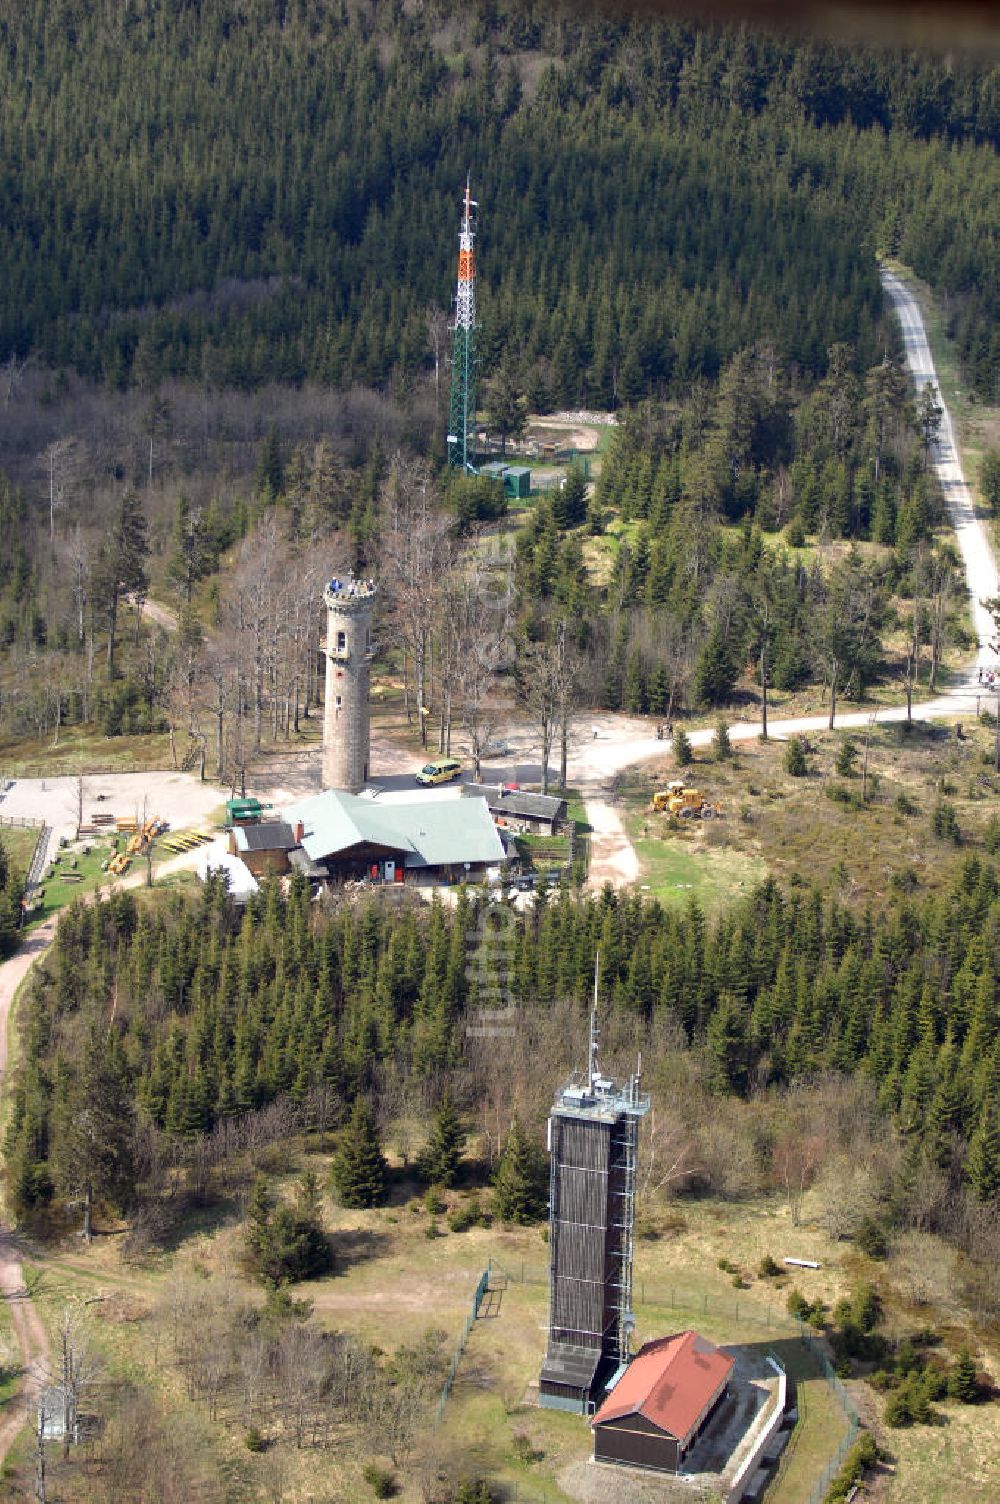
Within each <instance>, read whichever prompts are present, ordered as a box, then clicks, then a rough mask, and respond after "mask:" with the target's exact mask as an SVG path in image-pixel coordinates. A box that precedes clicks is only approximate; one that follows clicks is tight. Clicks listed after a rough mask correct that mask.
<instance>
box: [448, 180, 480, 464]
mask: <svg viewBox="0 0 1000 1504" xmlns="http://www.w3.org/2000/svg"><path fill="white" fill-rule="evenodd" d="M478 207H479V205H478V204H477V202H476V200H475V199H474V198H472V197H471V196H470V193H469V180H468V178H466V181H465V206H464V209H463V211H462V224H461V228H460V230H459V233H458V288H457V291H456V293H455V340H454V344H453V346H452V356H451V402H450V405H449V408H448V464H449V465H451V466H453V467H454V468H455V469H457V470H462V471H464V472H465V473H466V474H475V465H474V463H473V455H472V450H471V446H470V444H469V430H470V428H471V427H472V426H473V424H474V423H475V418H476V266H475V252H474V251H473V242H474V240H475V238H476V229H475V217H474V215H473V210H475V209H478Z"/></svg>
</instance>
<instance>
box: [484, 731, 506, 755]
mask: <svg viewBox="0 0 1000 1504" xmlns="http://www.w3.org/2000/svg"><path fill="white" fill-rule="evenodd" d="M482 755H483V757H509V756H510V742H506V741H504V739H503V737H502V736H491V737H490V739H489V741H488V742H485V743H484V745H483V751H482Z"/></svg>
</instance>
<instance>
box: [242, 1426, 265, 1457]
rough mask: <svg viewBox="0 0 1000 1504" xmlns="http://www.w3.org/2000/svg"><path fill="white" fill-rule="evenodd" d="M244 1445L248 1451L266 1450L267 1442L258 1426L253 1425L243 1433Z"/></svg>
mask: <svg viewBox="0 0 1000 1504" xmlns="http://www.w3.org/2000/svg"><path fill="white" fill-rule="evenodd" d="M243 1445H244V1446H245V1447H246V1449H247V1451H248V1452H266V1451H267V1442H266V1441H265V1439H264V1437H263V1436H262V1435H261V1433H260V1432H259V1431H258V1429H257V1427H256V1426H251V1427H250V1428H249V1430H247V1431H245V1432H244V1433H243Z"/></svg>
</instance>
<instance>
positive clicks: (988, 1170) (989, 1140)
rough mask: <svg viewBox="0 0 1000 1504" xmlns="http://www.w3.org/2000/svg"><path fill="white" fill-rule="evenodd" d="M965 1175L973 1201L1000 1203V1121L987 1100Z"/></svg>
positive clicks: (992, 1103) (973, 1136) (973, 1139)
mask: <svg viewBox="0 0 1000 1504" xmlns="http://www.w3.org/2000/svg"><path fill="white" fill-rule="evenodd" d="M965 1173H966V1175H967V1176H968V1180H969V1184H970V1185H971V1187H972V1192H973V1195H974V1196H975V1197H976V1199H977V1201H996V1200H998V1199H1000V1120H998V1113H997V1107H996V1102H995V1101H994V1099H993V1098H992V1097H987V1098H986V1100H985V1102H984V1103H983V1110H982V1112H981V1114H980V1117H979V1123H978V1125H977V1127H976V1131H975V1133H974V1134H973V1135H972V1141H971V1143H970V1144H969V1157H968V1159H967V1161H966V1165H965Z"/></svg>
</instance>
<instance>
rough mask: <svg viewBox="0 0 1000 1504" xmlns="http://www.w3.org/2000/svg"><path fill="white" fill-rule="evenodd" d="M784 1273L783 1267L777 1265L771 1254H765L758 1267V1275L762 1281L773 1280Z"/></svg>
mask: <svg viewBox="0 0 1000 1504" xmlns="http://www.w3.org/2000/svg"><path fill="white" fill-rule="evenodd" d="M783 1272H784V1271H783V1270H782V1267H781V1265H780V1264H778V1263H776V1262H775V1260H774V1259H773V1258H772V1257H771V1255H770V1254H769V1253H765V1255H764V1257H763V1258H762V1259H761V1261H760V1263H759V1264H758V1265H757V1273H758V1275H759V1276H760V1278H761V1279H772V1278H773V1277H774V1275H776V1274H781V1273H783Z"/></svg>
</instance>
